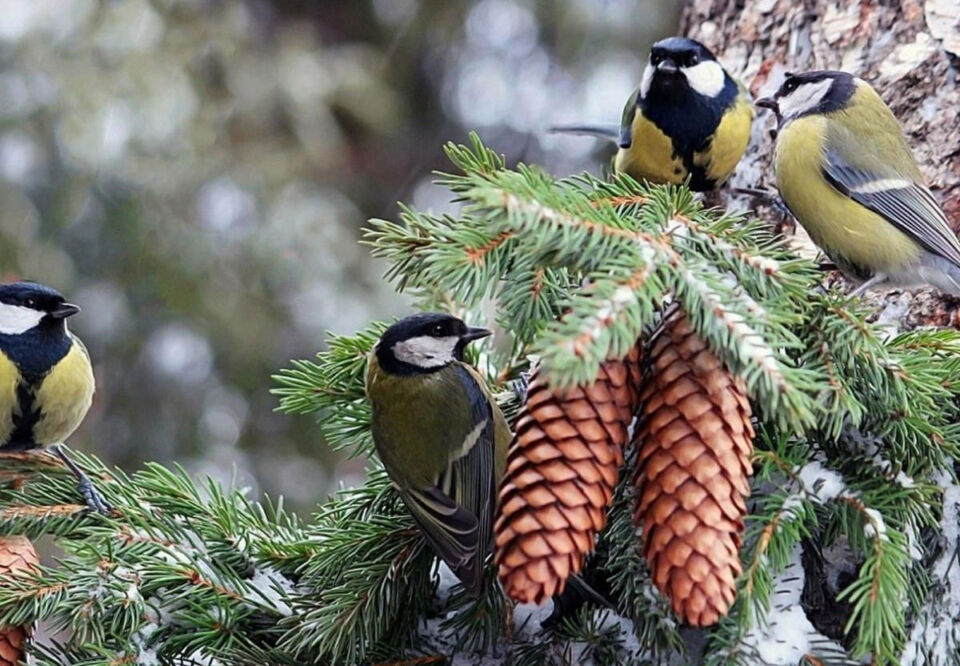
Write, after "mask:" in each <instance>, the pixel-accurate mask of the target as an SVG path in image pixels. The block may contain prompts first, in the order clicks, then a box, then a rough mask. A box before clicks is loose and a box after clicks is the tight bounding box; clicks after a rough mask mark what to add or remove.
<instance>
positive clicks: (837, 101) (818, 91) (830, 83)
mask: <svg viewBox="0 0 960 666" xmlns="http://www.w3.org/2000/svg"><path fill="white" fill-rule="evenodd" d="M856 89H857V80H856V78H855V77H854V76H853V75H852V74H849V73H847V72H840V71H835V70H816V71H812V72H801V73H799V74H794V73H787V75H786V79H784V81H783V83H782V84H781V85H780V88H779V89H778V90H777V92H776V93H774V95H773V97H765V98H763V99H759V100H757V102H756V104H757V106H761V107H766V108H768V109H773V110H774V112H776V114H777V118H778V120H779V121H780V122H781V124H782V123H783V122H785V121H787V120H791V119H793V118H799V117H802V116H806V115H810V114H813V113H830V112H831V111H837V110H839V109H842V108H844V107H845V106H846V105H847V103H848V102H849V101H850V97H851V96H852V95H853V93H854V92H855V91H856Z"/></svg>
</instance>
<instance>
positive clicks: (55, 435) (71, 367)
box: [0, 282, 109, 512]
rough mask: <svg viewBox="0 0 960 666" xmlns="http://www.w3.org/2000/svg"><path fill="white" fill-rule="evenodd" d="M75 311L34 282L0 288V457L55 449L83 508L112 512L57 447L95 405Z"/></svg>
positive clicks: (86, 356) (77, 309)
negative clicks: (73, 327) (73, 323)
mask: <svg viewBox="0 0 960 666" xmlns="http://www.w3.org/2000/svg"><path fill="white" fill-rule="evenodd" d="M79 311H80V308H79V307H77V306H76V305H73V304H71V303H67V302H66V300H65V299H64V297H63V296H62V295H61V294H59V293H58V292H56V291H54V290H53V289H51V288H50V287H45V286H43V285H41V284H37V283H34V282H15V283H12V284H4V285H0V452H2V453H11V452H17V451H29V450H32V449H37V448H41V447H47V446H52V447H53V448H54V451H55V452H56V453H57V454H58V455H59V456H60V457H61V458H62V459H63V461H64V463H65V464H66V465H67V466H68V467H69V468H70V470H71V471H72V472H73V473H74V474H75V475H76V476H77V480H78V481H79V484H80V491H81V493H82V494H83V497H84V499H85V500H86V502H87V504H88V505H89V506H90V507H91V508H94V509H96V510H98V511H102V512H106V511H108V510H109V507H108V506H107V505H106V504H105V503H104V501H103V500H102V499H101V498H100V497H99V495H98V494H97V493H96V492H95V490H94V488H93V486H92V485H91V484H90V481H89V479H87V477H86V476H84V474H83V473H82V472H81V471H80V469H79V468H77V466H76V465H75V464H74V463H73V462H72V461H71V460H69V459H68V458H67V457H66V454H65V453H64V452H63V451H62V449H61V448H60V446H59V445H60V444H62V443H63V442H64V440H66V438H67V437H69V436H70V435H71V434H73V431H74V430H76V429H77V427H78V426H79V425H80V422H81V421H83V418H84V416H86V414H87V410H89V409H90V405H91V403H92V401H93V392H94V379H93V368H92V367H91V365H90V356H89V355H88V354H87V349H86V347H84V345H83V343H82V342H81V341H80V339H79V338H78V337H76V336H75V335H74V334H73V333H71V332H70V330H69V329H68V328H67V319H68V318H69V317H72V316H73V315H75V314H77V313H78V312H79Z"/></svg>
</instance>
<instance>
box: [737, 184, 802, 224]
mask: <svg viewBox="0 0 960 666" xmlns="http://www.w3.org/2000/svg"><path fill="white" fill-rule="evenodd" d="M730 190H731V191H732V192H733V193H734V194H742V195H744V196H748V197H753V198H754V199H759V200H760V203H761V204H764V205H767V206H770V207H771V208H773V209H774V210H775V211H776V212H777V214H778V215H779V216H780V217H783V218H788V217H790V210H789V209H788V208H787V205H786V204H785V203H784V202H783V199H782V198H781V197H780V194H779V193H778V192H777V191H776V190H765V189H763V188H760V187H732V188H730Z"/></svg>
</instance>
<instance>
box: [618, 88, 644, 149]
mask: <svg viewBox="0 0 960 666" xmlns="http://www.w3.org/2000/svg"><path fill="white" fill-rule="evenodd" d="M639 101H640V88H637V89H636V90H634V91H633V94H632V95H630V98H629V99H627V103H626V104H624V105H623V115H622V116H621V117H620V143H619V146H620V147H621V148H623V149H624V150H626V149H627V148H629V147H630V146H632V145H633V119H634V117H635V116H636V115H637V104H638V103H639Z"/></svg>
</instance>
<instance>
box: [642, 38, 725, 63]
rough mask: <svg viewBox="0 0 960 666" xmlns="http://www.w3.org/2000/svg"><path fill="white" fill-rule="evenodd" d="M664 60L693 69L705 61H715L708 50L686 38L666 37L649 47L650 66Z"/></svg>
mask: <svg viewBox="0 0 960 666" xmlns="http://www.w3.org/2000/svg"><path fill="white" fill-rule="evenodd" d="M666 59H669V60H672V61H673V62H674V63H675V64H676V65H677V66H678V67H693V66H694V65H696V64H697V63H700V62H704V61H706V60H716V58H715V57H714V55H713V53H711V52H710V49H708V48H707V47H706V46H704V45H703V44H701V43H700V42H698V41H696V40H693V39H687V38H686V37H667V38H666V39H661V40H660V41H659V42H657V43H655V44H654V45H653V46H652V47H650V64H652V65H658V64H660V63H661V62H662V61H664V60H666Z"/></svg>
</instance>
